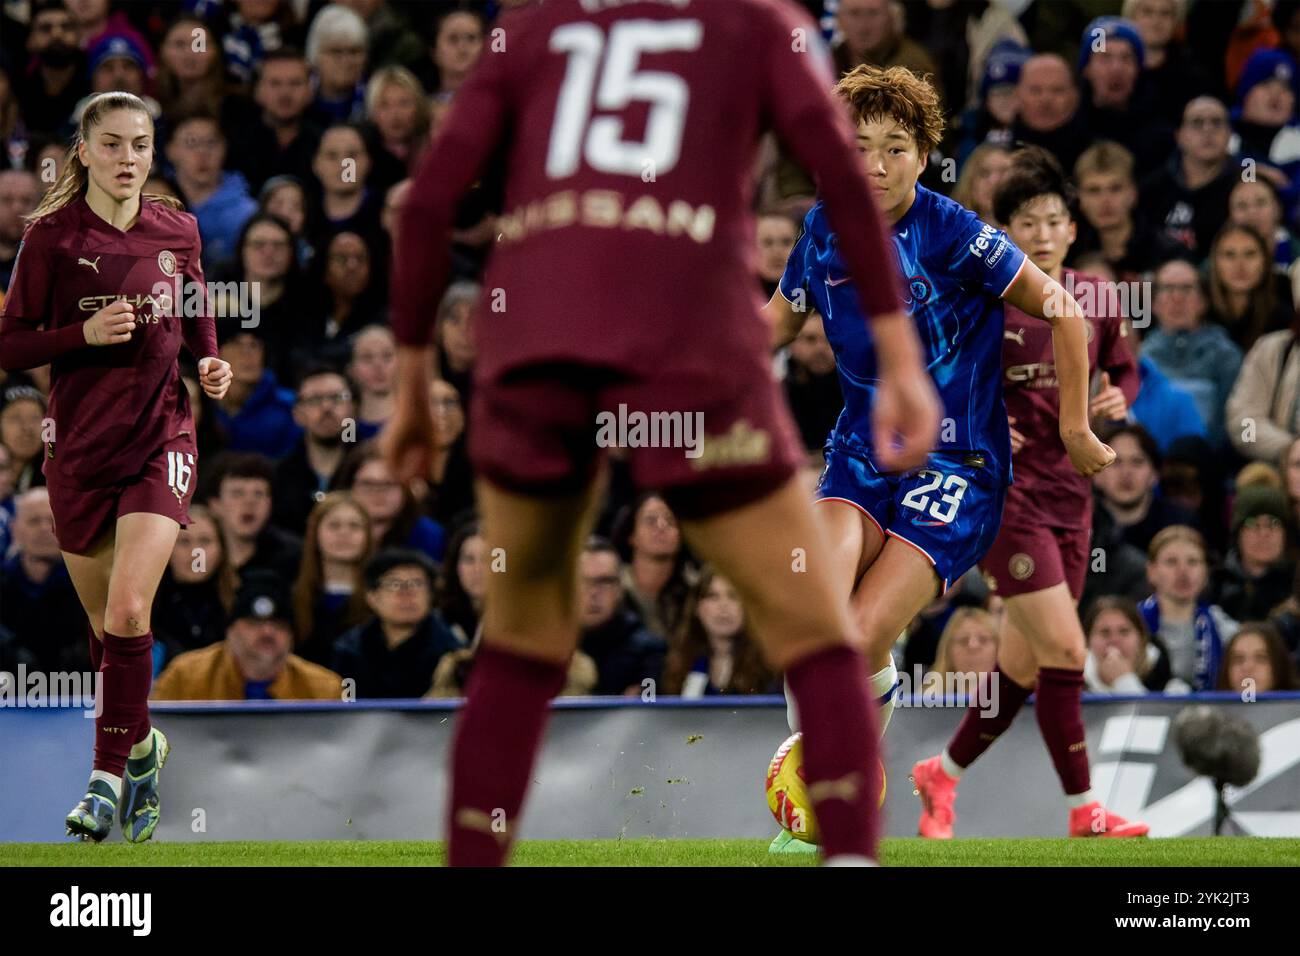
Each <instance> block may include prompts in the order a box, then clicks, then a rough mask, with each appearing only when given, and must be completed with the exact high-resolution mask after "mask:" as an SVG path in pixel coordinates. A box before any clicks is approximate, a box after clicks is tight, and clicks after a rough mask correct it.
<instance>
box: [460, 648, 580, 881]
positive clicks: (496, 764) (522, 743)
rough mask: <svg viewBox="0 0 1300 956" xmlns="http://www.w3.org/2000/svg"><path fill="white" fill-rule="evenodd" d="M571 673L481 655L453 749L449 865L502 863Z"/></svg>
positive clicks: (491, 651)
mask: <svg viewBox="0 0 1300 956" xmlns="http://www.w3.org/2000/svg"><path fill="white" fill-rule="evenodd" d="M568 670H569V669H568V667H567V666H565V665H562V664H553V663H548V662H546V661H539V660H534V659H532V658H527V657H520V656H519V655H517V654H513V653H511V652H509V651H504V650H500V649H497V648H493V647H491V646H489V645H487V644H484V645H483V646H482V647H480V648H479V651H478V654H477V655H476V657H475V659H474V670H473V671H472V672H471V673H470V678H469V686H468V687H467V688H466V696H467V698H468V699H467V700H466V702H465V706H464V707H463V708H462V709H461V712H460V719H459V720H458V721H457V725H456V742H455V744H454V745H453V748H452V776H451V780H452V783H451V804H450V820H449V827H450V839H449V841H448V849H447V862H448V863H449V864H450V865H452V866H501V865H502V864H504V863H505V861H506V856H507V854H508V853H509V852H510V844H511V842H512V841H513V839H514V828H515V826H516V825H517V822H518V818H519V811H520V808H521V807H522V805H523V802H524V793H525V791H526V790H527V789H528V779H529V775H530V773H531V771H532V767H533V760H534V759H535V757H536V756H537V749H538V747H539V746H540V744H541V741H542V731H543V730H544V729H545V727H546V717H547V714H548V711H549V706H550V702H551V698H552V697H554V696H555V695H556V694H558V693H559V692H560V690H561V688H563V687H564V680H565V677H566V676H567V674H568Z"/></svg>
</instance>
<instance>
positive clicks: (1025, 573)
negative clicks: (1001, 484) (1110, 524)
mask: <svg viewBox="0 0 1300 956" xmlns="http://www.w3.org/2000/svg"><path fill="white" fill-rule="evenodd" d="M1091 540H1092V532H1091V531H1090V530H1089V529H1088V528H1081V529H1079V528H1052V527H1048V526H1047V525H1044V524H1042V523H1041V522H1038V521H1021V520H1017V519H1015V518H1014V517H1008V516H1006V515H1004V516H1003V520H1002V527H1001V528H999V529H998V536H997V537H996V538H995V539H994V540H993V546H992V547H991V548H989V550H988V553H987V554H985V555H984V560H983V561H981V562H980V567H981V568H983V570H984V573H985V574H986V575H987V576H988V577H989V578H990V579H992V586H993V591H994V593H995V594H998V595H999V596H1001V597H1004V598H1009V597H1015V596H1016V595H1017V594H1030V593H1032V592H1034V591H1045V590H1046V589H1047V588H1050V587H1052V586H1053V585H1056V584H1060V583H1061V582H1062V581H1064V582H1065V584H1066V587H1068V588H1069V589H1070V596H1071V597H1073V598H1074V599H1075V600H1076V601H1077V600H1078V599H1079V595H1081V594H1082V593H1083V580H1084V578H1085V577H1086V576H1087V574H1088V546H1089V544H1090V543H1091Z"/></svg>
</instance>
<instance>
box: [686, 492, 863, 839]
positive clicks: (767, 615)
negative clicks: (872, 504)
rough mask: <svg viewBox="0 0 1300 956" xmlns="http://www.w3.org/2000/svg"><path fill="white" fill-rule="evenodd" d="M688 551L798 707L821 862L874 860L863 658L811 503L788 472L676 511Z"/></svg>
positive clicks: (805, 765) (828, 550) (826, 543)
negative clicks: (718, 579)
mask: <svg viewBox="0 0 1300 956" xmlns="http://www.w3.org/2000/svg"><path fill="white" fill-rule="evenodd" d="M682 530H683V533H684V534H685V535H686V539H687V541H688V542H689V543H690V545H691V548H692V549H693V550H694V551H695V553H696V554H698V555H699V556H700V557H702V558H703V559H705V560H707V561H709V562H710V563H712V564H713V565H715V566H716V567H717V568H718V569H719V571H720V572H721V573H722V574H723V575H724V576H725V577H726V578H727V579H728V580H730V581H731V582H732V584H733V585H734V586H735V587H736V590H737V591H738V592H739V593H740V595H741V598H742V600H743V601H744V604H745V609H746V614H747V615H748V617H749V621H750V624H751V627H752V628H753V632H754V635H755V637H756V638H757V640H758V641H759V643H760V645H761V646H762V648H763V651H764V654H765V656H766V657H767V660H768V662H769V663H770V664H771V665H772V666H773V667H774V668H777V669H780V670H783V671H785V674H786V679H787V681H788V683H789V688H790V690H791V692H792V693H793V695H794V697H795V699H796V701H797V703H798V707H799V716H800V721H801V723H802V727H803V734H804V741H803V746H804V769H805V772H806V774H807V779H808V792H809V796H810V798H811V800H812V802H813V806H814V813H815V815H816V817H817V821H818V825H819V827H820V829H821V831H822V835H823V836H822V846H823V850H824V852H825V853H826V857H827V859H828V861H830V860H833V859H835V860H845V861H847V860H854V859H860V858H863V857H865V858H868V859H874V858H875V854H876V800H877V794H878V793H879V785H880V781H879V780H878V779H877V777H878V773H879V769H878V767H877V761H876V749H877V742H876V733H875V727H874V716H873V714H872V712H871V711H872V708H871V705H870V699H869V692H868V689H867V685H866V679H865V672H864V669H863V666H864V665H863V661H862V659H861V657H860V656H859V655H858V654H856V653H855V652H854V651H853V650H852V649H851V648H850V647H849V646H848V645H847V644H846V643H845V638H846V635H847V634H848V633H849V630H850V624H849V620H848V617H847V614H846V613H845V611H846V608H845V605H844V603H843V600H842V597H843V593H842V588H838V587H837V586H836V584H835V582H834V577H833V575H834V570H835V569H834V566H833V565H832V563H831V561H830V557H829V555H830V549H829V548H828V546H827V545H828V542H826V541H825V539H824V536H823V530H822V527H821V525H820V523H819V522H818V520H817V518H816V517H815V516H814V514H813V508H812V505H811V503H810V502H809V501H808V500H807V498H806V496H805V495H804V493H803V491H802V490H801V489H800V487H799V484H798V482H797V480H794V479H791V480H789V481H788V482H787V483H786V484H784V485H783V486H781V487H780V488H779V489H778V490H776V491H775V492H773V493H771V494H769V495H767V496H766V497H764V498H760V499H758V500H756V501H753V502H750V503H749V504H745V505H742V506H740V507H737V508H734V509H731V510H728V511H725V512H722V513H720V514H716V515H712V516H707V517H694V516H690V515H689V514H684V516H683V520H682Z"/></svg>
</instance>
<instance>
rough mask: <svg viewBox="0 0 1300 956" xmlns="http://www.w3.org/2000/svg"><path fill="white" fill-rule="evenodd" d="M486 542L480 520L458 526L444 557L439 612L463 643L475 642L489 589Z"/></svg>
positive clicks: (439, 592) (439, 591) (472, 520)
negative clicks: (484, 599) (484, 596)
mask: <svg viewBox="0 0 1300 956" xmlns="http://www.w3.org/2000/svg"><path fill="white" fill-rule="evenodd" d="M487 573H488V558H487V542H486V541H484V540H483V534H482V530H481V528H480V527H479V523H478V521H477V520H474V519H471V520H469V521H466V522H465V523H464V524H462V525H461V526H460V527H459V528H457V529H456V531H455V533H453V534H452V536H451V541H450V542H449V543H448V545H447V556H446V557H445V558H444V559H443V564H442V579H441V581H440V582H439V587H438V613H439V614H441V615H442V619H443V620H444V621H445V622H446V623H447V626H448V627H450V628H451V629H452V631H453V632H455V634H456V637H457V640H459V641H460V643H461V644H464V645H470V644H476V643H477V640H478V628H479V621H480V620H481V619H482V617H483V595H484V593H486V591H487Z"/></svg>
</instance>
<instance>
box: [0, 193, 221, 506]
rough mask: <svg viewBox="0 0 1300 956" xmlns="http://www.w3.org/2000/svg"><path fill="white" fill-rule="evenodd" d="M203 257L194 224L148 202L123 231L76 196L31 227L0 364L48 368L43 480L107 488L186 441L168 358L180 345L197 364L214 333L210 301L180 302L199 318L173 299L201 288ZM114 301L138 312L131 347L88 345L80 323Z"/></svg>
mask: <svg viewBox="0 0 1300 956" xmlns="http://www.w3.org/2000/svg"><path fill="white" fill-rule="evenodd" d="M199 251H200V248H199V233H198V225H197V223H196V222H195V221H194V217H193V216H191V215H189V214H188V213H184V212H178V211H176V210H174V209H171V208H170V207H168V206H166V205H164V204H162V203H158V202H154V201H150V200H145V201H144V202H142V204H141V207H140V216H139V218H138V219H137V220H136V222H135V224H134V225H133V226H132V227H131V228H130V229H128V230H126V231H125V232H123V231H122V230H120V229H118V228H116V227H114V226H112V225H110V224H109V223H107V222H105V221H104V220H103V219H101V218H100V217H99V216H98V215H96V214H95V213H94V212H93V211H92V210H91V208H90V207H89V206H88V205H87V204H86V201H85V198H84V197H83V198H80V199H77V200H75V201H74V202H71V203H69V204H68V205H66V206H64V207H63V208H62V209H59V210H57V211H56V212H53V213H51V214H49V215H47V216H43V217H41V218H40V219H38V220H36V221H35V222H33V223H32V224H31V225H29V226H28V227H27V231H26V234H25V235H24V237H23V244H22V247H21V251H20V253H19V256H18V261H17V263H16V264H15V266H14V273H13V279H12V281H11V284H10V286H9V294H8V295H7V296H6V298H5V301H4V311H3V313H2V314H0V357H3V359H4V364H5V366H6V367H32V366H35V365H41V364H44V363H45V362H47V361H48V362H50V363H51V369H50V371H51V376H50V378H51V388H50V408H49V416H50V419H51V420H52V422H53V435H52V436H50V437H52V438H53V441H49V442H47V444H46V450H45V474H46V477H47V478H49V479H50V480H51V481H58V482H60V483H62V484H68V485H73V486H76V487H83V488H98V487H104V486H107V485H111V484H115V483H117V482H120V481H124V480H126V479H129V478H132V477H133V476H135V475H137V474H139V473H140V472H141V470H142V469H144V468H145V466H146V465H147V464H148V463H149V461H150V459H151V458H152V457H153V456H154V455H155V454H156V453H157V452H158V451H159V450H160V449H161V448H162V447H163V445H164V444H166V443H167V442H169V441H171V440H173V439H175V438H177V437H179V436H181V435H183V434H186V433H188V434H189V435H193V434H194V420H193V417H192V416H191V414H190V403H189V396H188V394H187V393H186V391H185V385H184V383H183V382H182V381H181V379H180V370H179V368H178V367H177V364H176V358H177V355H178V354H179V353H180V347H181V342H182V340H184V342H185V344H186V345H187V346H188V347H189V349H190V351H191V352H192V353H194V356H195V358H204V357H206V356H210V355H216V354H217V342H216V332H215V328H214V326H213V321H212V317H211V315H210V314H209V312H208V310H207V308H206V298H203V299H202V300H196V299H195V297H194V296H193V295H188V296H187V298H188V299H189V300H190V301H191V302H194V301H202V302H203V303H204V307H203V308H202V309H201V311H202V313H203V314H202V315H201V316H199V317H195V318H189V317H183V312H184V309H183V305H184V301H182V302H181V303H180V304H176V302H175V300H176V292H177V289H178V288H180V290H181V293H182V295H185V294H186V293H188V292H190V290H191V289H192V288H193V286H192V285H191V283H198V284H199V286H202V284H203V272H202V270H201V269H200V267H199ZM181 281H183V282H184V286H178V283H179V282H181ZM164 290H165V291H164ZM117 299H127V300H128V301H130V302H131V303H132V304H133V305H134V306H135V322H136V325H135V330H134V331H133V332H132V333H131V341H129V342H123V343H121V344H118V345H104V346H92V345H87V344H86V341H85V338H84V336H83V335H82V332H81V326H82V325H83V324H84V323H85V321H86V320H87V319H89V318H90V317H91V316H92V315H94V314H95V313H96V312H98V311H99V310H100V309H102V308H103V307H104V306H106V305H108V304H110V303H111V302H113V301H114V300H117ZM42 326H43V327H44V328H43V330H39V329H40V327H42Z"/></svg>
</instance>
